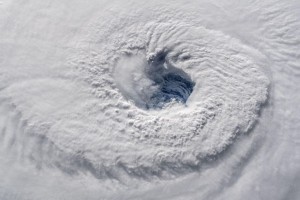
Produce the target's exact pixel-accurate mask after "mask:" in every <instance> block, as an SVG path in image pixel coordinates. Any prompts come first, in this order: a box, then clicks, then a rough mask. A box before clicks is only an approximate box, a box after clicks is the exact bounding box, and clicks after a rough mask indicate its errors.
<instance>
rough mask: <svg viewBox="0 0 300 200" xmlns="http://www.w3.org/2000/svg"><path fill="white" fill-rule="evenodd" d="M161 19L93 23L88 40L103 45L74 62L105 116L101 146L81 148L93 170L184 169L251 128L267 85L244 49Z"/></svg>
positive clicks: (200, 30)
mask: <svg viewBox="0 0 300 200" xmlns="http://www.w3.org/2000/svg"><path fill="white" fill-rule="evenodd" d="M137 15H138V14H137ZM158 16H160V17H158V18H157V21H152V20H151V21H147V20H146V19H144V18H143V17H133V16H125V17H124V18H122V17H123V16H122V17H121V18H117V17H114V20H112V21H111V22H110V26H107V24H99V23H96V24H93V26H94V27H97V28H96V29H97V30H98V31H95V32H96V33H97V34H95V32H94V33H91V34H90V35H89V39H91V38H93V39H95V40H98V42H99V43H97V44H101V45H99V46H93V47H90V49H91V52H88V53H87V52H85V58H83V60H81V61H80V64H81V69H82V72H85V74H87V77H86V81H87V82H89V83H90V84H92V85H93V86H94V89H93V93H94V95H96V96H97V98H98V103H99V104H98V109H99V112H102V113H104V116H102V117H101V123H98V124H97V127H98V131H99V132H100V133H99V134H97V135H96V136H95V137H96V138H99V139H98V140H97V139H96V140H97V141H100V140H101V142H99V143H98V144H97V148H94V146H93V145H91V146H85V151H88V152H92V153H88V154H85V158H87V159H88V160H89V161H91V162H92V163H94V164H95V165H96V166H97V170H98V171H105V172H107V171H108V173H114V174H119V173H120V172H119V171H120V170H119V169H124V170H125V171H126V172H127V173H129V174H131V175H133V174H135V175H138V176H148V175H150V176H151V175H158V176H161V175H168V174H178V173H179V174H180V173H185V172H188V171H191V170H192V169H194V168H195V167H198V166H199V165H200V164H201V161H202V160H203V159H205V158H207V157H208V156H214V155H217V154H219V153H220V152H222V151H224V149H226V147H228V145H230V144H231V143H232V142H233V140H234V138H235V137H236V136H238V135H239V134H243V133H246V132H248V131H249V130H250V129H251V128H252V127H253V126H254V124H255V122H256V120H257V118H258V114H259V111H260V109H261V107H262V105H263V104H264V103H265V101H266V99H267V93H268V84H269V80H268V78H267V77H266V75H265V74H264V73H263V71H262V70H261V69H260V66H258V65H257V64H256V63H255V61H254V60H253V59H252V58H251V53H250V52H251V49H250V48H249V47H247V46H246V45H244V44H241V43H240V42H239V41H238V40H236V39H234V38H231V37H229V36H227V35H225V34H223V33H222V32H218V31H215V30H209V29H207V28H204V27H201V26H194V25H190V24H189V23H188V22H186V21H181V20H180V19H168V20H166V19H165V18H168V17H166V16H164V14H159V15H158ZM116 27H117V28H116ZM99 32H100V33H99ZM99 35H100V36H99ZM97 37H99V38H98V39H97ZM103 38H105V41H104V40H102V39H103ZM94 139H95V138H94ZM62 146H64V145H62ZM68 148H71V149H73V150H72V151H76V150H78V147H77V146H75V145H74V146H70V145H68ZM99 163H100V164H99ZM117 169H118V170H117ZM115 176H116V177H117V176H118V175H115Z"/></svg>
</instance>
